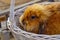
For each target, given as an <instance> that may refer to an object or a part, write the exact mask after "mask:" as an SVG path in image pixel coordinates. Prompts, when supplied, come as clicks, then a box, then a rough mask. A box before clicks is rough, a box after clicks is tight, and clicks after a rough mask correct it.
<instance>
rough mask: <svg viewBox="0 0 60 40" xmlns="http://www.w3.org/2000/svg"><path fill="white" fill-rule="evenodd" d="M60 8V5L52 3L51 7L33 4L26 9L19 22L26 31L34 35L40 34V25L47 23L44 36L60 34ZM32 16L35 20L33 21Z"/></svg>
mask: <svg viewBox="0 0 60 40" xmlns="http://www.w3.org/2000/svg"><path fill="white" fill-rule="evenodd" d="M59 8H60V3H50V4H49V5H43V4H42V5H40V4H33V5H30V6H28V7H27V8H26V10H25V12H24V13H23V15H22V16H21V17H20V20H19V21H20V23H21V25H22V26H23V28H24V30H26V31H29V32H33V33H39V30H40V29H39V28H40V24H41V23H42V22H43V23H44V22H45V21H47V22H46V24H44V30H43V32H44V34H60V32H59V31H60V16H59V15H60V10H59ZM32 16H34V17H35V18H34V19H32V18H31V17H32ZM23 23H24V25H23Z"/></svg>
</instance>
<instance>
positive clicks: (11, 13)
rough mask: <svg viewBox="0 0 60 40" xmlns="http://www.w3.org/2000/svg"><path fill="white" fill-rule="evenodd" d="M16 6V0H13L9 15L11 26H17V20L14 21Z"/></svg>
mask: <svg viewBox="0 0 60 40" xmlns="http://www.w3.org/2000/svg"><path fill="white" fill-rule="evenodd" d="M14 6H15V0H11V4H10V15H9V20H10V22H11V24H12V25H11V26H12V27H13V26H15V24H16V23H15V20H14V15H15V14H14Z"/></svg>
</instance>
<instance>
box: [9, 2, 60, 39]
mask: <svg viewBox="0 0 60 40" xmlns="http://www.w3.org/2000/svg"><path fill="white" fill-rule="evenodd" d="M42 4H49V3H42ZM25 8H26V7H23V8H21V9H18V10H16V11H15V17H17V15H18V16H20V15H21V14H22V13H23V12H24V9H25ZM16 20H17V21H16ZM15 21H16V23H17V24H18V18H17V19H16V18H15ZM11 25H12V24H11V22H10V21H9V20H8V28H9V30H10V31H11V32H12V34H13V35H14V37H15V39H16V40H60V35H43V34H34V33H29V32H26V31H23V30H21V29H20V28H19V27H18V26H17V25H16V26H14V25H13V27H12V26H11Z"/></svg>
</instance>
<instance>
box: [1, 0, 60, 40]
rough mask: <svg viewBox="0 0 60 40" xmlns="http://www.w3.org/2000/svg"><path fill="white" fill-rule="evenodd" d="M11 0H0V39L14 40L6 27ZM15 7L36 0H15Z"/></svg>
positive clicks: (42, 0) (50, 0) (53, 0)
mask: <svg viewBox="0 0 60 40" xmlns="http://www.w3.org/2000/svg"><path fill="white" fill-rule="evenodd" d="M10 1H11V0H0V40H15V39H14V37H13V36H12V34H11V32H10V31H9V30H8V29H7V19H8V17H9V16H8V15H9V8H10ZM15 1H16V2H15V8H16V9H17V8H18V7H19V6H20V5H23V4H25V3H28V2H33V1H38V0H15ZM39 1H41V2H48V1H49V2H59V1H60V0H39Z"/></svg>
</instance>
